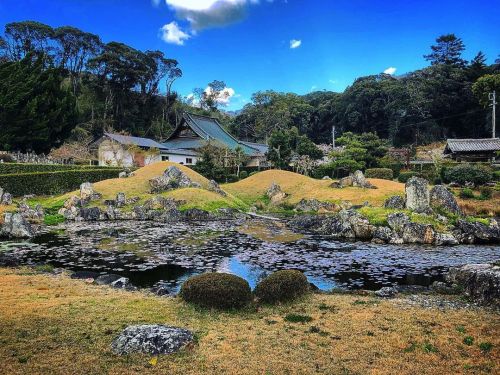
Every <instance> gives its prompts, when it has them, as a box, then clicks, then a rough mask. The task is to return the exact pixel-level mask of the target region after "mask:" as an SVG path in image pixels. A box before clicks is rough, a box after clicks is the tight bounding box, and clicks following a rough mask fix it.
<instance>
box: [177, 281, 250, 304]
mask: <svg viewBox="0 0 500 375" xmlns="http://www.w3.org/2000/svg"><path fill="white" fill-rule="evenodd" d="M179 295H180V296H181V298H182V299H183V300H184V301H186V302H190V303H194V304H196V305H198V306H203V307H208V308H216V309H237V308H240V307H244V306H246V305H247V304H248V303H250V301H251V300H252V290H251V289H250V285H248V283H247V282H246V280H244V279H242V278H241V277H238V276H235V275H230V274H228V273H204V274H202V275H197V276H193V277H190V278H189V279H187V280H186V282H185V283H184V284H182V286H181V291H180V293H179Z"/></svg>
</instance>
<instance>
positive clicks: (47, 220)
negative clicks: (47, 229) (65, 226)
mask: <svg viewBox="0 0 500 375" xmlns="http://www.w3.org/2000/svg"><path fill="white" fill-rule="evenodd" d="M64 220H65V219H64V216H62V215H59V214H55V215H45V217H44V218H43V223H44V224H45V225H49V226H50V225H57V224H60V223H64Z"/></svg>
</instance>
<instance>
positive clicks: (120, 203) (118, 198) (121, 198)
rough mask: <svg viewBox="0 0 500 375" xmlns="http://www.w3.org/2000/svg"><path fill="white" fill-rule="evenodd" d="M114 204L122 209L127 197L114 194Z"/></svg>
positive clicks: (123, 194) (121, 194) (122, 194)
mask: <svg viewBox="0 0 500 375" xmlns="http://www.w3.org/2000/svg"><path fill="white" fill-rule="evenodd" d="M115 204H116V207H123V206H125V205H126V204H127V197H126V196H125V193H121V192H120V193H118V194H116V199H115Z"/></svg>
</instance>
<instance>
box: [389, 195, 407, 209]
mask: <svg viewBox="0 0 500 375" xmlns="http://www.w3.org/2000/svg"><path fill="white" fill-rule="evenodd" d="M384 207H385V208H393V209H398V210H403V209H404V208H405V200H404V198H403V197H402V196H400V195H393V196H392V197H389V198H387V200H386V201H385V203H384Z"/></svg>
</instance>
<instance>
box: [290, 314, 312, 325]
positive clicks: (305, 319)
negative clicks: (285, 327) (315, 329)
mask: <svg viewBox="0 0 500 375" xmlns="http://www.w3.org/2000/svg"><path fill="white" fill-rule="evenodd" d="M285 321H286V322H290V323H302V324H304V323H309V322H312V321H313V318H312V317H311V316H309V315H301V314H287V315H286V316H285Z"/></svg>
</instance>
